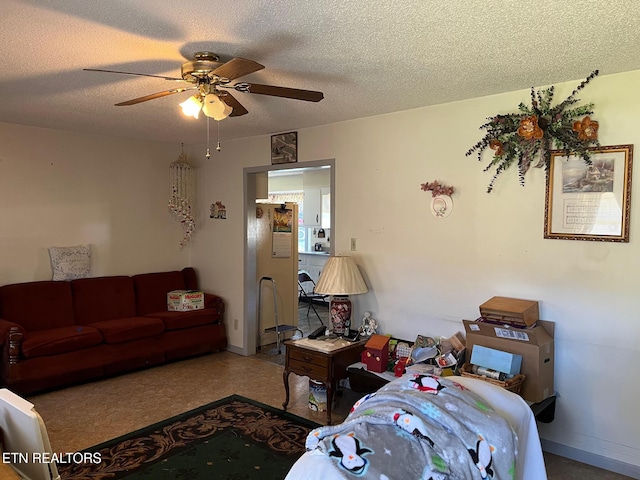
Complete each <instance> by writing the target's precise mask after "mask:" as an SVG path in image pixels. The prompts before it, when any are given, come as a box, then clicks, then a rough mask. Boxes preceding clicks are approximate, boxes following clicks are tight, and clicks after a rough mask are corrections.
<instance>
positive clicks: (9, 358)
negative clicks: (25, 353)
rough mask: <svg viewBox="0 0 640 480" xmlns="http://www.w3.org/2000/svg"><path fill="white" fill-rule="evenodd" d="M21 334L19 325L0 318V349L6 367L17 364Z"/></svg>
mask: <svg viewBox="0 0 640 480" xmlns="http://www.w3.org/2000/svg"><path fill="white" fill-rule="evenodd" d="M23 334H24V329H23V328H22V327H21V326H20V325H19V324H17V323H14V322H10V321H8V320H4V319H2V318H0V347H2V350H3V351H2V361H3V362H4V363H5V364H6V365H16V364H17V363H18V360H19V359H20V347H21V344H22V336H23Z"/></svg>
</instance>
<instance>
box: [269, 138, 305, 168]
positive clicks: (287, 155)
mask: <svg viewBox="0 0 640 480" xmlns="http://www.w3.org/2000/svg"><path fill="white" fill-rule="evenodd" d="M297 161H298V132H289V133H279V134H277V135H271V165H278V164H281V163H296V162H297Z"/></svg>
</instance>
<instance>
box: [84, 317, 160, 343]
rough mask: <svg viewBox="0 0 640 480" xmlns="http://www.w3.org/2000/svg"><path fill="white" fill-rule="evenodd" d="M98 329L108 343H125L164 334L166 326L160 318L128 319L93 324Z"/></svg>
mask: <svg viewBox="0 0 640 480" xmlns="http://www.w3.org/2000/svg"><path fill="white" fill-rule="evenodd" d="M91 326H92V327H95V328H97V329H98V330H99V331H100V333H102V336H103V337H104V341H105V342H107V343H123V342H129V341H131V340H138V339H140V338H147V337H153V336H154V335H159V334H161V333H162V332H164V324H163V323H162V320H160V319H159V318H152V317H127V318H116V319H113V320H104V321H102V322H95V323H92V324H91Z"/></svg>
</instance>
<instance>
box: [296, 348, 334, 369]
mask: <svg viewBox="0 0 640 480" xmlns="http://www.w3.org/2000/svg"><path fill="white" fill-rule="evenodd" d="M289 358H290V359H291V360H298V361H299V362H301V363H308V364H311V365H317V366H319V367H322V368H327V367H328V366H329V358H328V357H327V356H326V355H321V354H317V353H315V352H311V351H309V350H297V349H291V351H290V352H289Z"/></svg>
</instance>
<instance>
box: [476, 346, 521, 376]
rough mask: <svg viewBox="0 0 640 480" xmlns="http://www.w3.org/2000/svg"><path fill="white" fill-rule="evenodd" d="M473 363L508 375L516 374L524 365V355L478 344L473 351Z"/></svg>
mask: <svg viewBox="0 0 640 480" xmlns="http://www.w3.org/2000/svg"><path fill="white" fill-rule="evenodd" d="M471 363H472V364H473V365H479V366H480V367H485V368H490V369H491V370H496V371H498V372H502V373H506V374H508V375H516V374H518V373H520V368H521V367H522V355H518V354H517V353H509V352H505V351H503V350H496V349H494V348H489V347H483V346H482V345H476V346H475V347H474V348H473V352H471Z"/></svg>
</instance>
